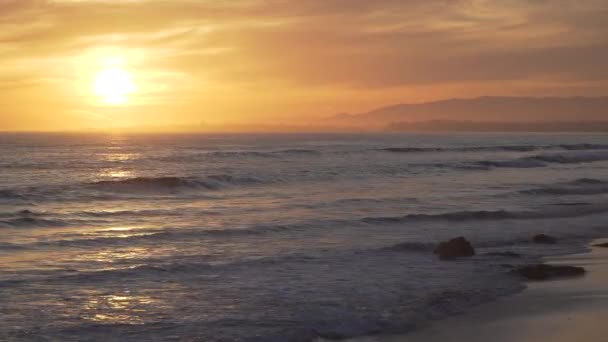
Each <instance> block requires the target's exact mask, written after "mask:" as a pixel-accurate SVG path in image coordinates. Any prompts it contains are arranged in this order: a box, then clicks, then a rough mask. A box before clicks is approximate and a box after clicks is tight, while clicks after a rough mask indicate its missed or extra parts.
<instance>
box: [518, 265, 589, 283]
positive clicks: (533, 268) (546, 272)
mask: <svg viewBox="0 0 608 342" xmlns="http://www.w3.org/2000/svg"><path fill="white" fill-rule="evenodd" d="M514 272H517V273H518V274H519V275H521V276H523V277H525V278H526V279H528V280H549V279H552V278H564V277H579V276H582V275H584V274H585V269H584V268H582V267H578V266H562V265H546V264H538V265H527V266H521V267H519V268H517V269H516V270H515V271H514Z"/></svg>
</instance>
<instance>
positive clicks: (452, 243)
mask: <svg viewBox="0 0 608 342" xmlns="http://www.w3.org/2000/svg"><path fill="white" fill-rule="evenodd" d="M433 253H435V254H437V255H439V258H440V259H442V260H445V259H452V258H461V257H470V256H473V255H475V249H474V248H473V246H471V243H470V242H469V241H467V240H466V239H465V238H464V237H462V236H461V237H457V238H455V239H451V240H449V241H444V242H441V243H440V244H439V245H438V246H437V248H435V250H434V251H433Z"/></svg>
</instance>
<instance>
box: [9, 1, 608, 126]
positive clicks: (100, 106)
mask: <svg viewBox="0 0 608 342" xmlns="http://www.w3.org/2000/svg"><path fill="white" fill-rule="evenodd" d="M607 18H608V2H607V1H605V0H581V1H567V0H554V1H549V0H538V1H531V0H501V1H498V0H496V1H489V0H466V1H465V0H462V1H461V0H451V1H448V0H442V1H440V0H436V1H432V0H374V1H370V0H318V1H317V0H306V1H304V0H230V1H227V0H224V1H220V0H199V1H196V0H171V1H150V0H46V1H44V0H0V130H73V129H105V128H112V127H122V126H135V127H143V126H163V127H173V126H182V125H184V126H197V125H199V124H200V123H201V122H205V123H208V124H212V125H215V124H223V123H239V124H240V123H277V122H278V123H285V124H298V123H301V122H308V121H312V120H314V119H316V118H322V117H326V116H329V115H332V114H334V113H340V112H360V111H366V110H369V109H373V108H375V107H379V106H383V105H387V104H392V103H399V102H419V101H425V100H434V99H443V98H449V97H473V96H479V95H488V94H491V95H496V94H499V95H525V96H539V95H558V96H561V95H564V96H571V95H586V96H597V95H608V67H606V61H607V60H608V20H607ZM114 67H118V68H120V70H124V71H125V72H127V73H128V75H129V77H132V81H133V84H134V86H135V90H134V91H133V92H132V93H130V94H128V96H127V99H126V100H125V101H124V103H107V101H104V98H103V97H100V96H99V95H98V94H96V92H95V89H94V88H95V87H94V84H95V82H96V77H97V76H96V75H98V74H99V73H100V72H103V71H104V70H107V69H108V68H114Z"/></svg>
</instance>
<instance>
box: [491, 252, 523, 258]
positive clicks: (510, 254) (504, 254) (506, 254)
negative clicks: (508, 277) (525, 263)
mask: <svg viewBox="0 0 608 342" xmlns="http://www.w3.org/2000/svg"><path fill="white" fill-rule="evenodd" d="M485 255H488V256H499V257H506V258H519V257H521V254H519V253H515V252H509V251H507V252H491V253H486V254H485Z"/></svg>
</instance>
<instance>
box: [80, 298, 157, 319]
mask: <svg viewBox="0 0 608 342" xmlns="http://www.w3.org/2000/svg"><path fill="white" fill-rule="evenodd" d="M85 298H86V300H85V301H84V303H83V310H84V313H83V315H82V316H83V318H84V319H86V320H89V321H94V322H98V323H111V324H144V323H145V322H144V319H143V317H144V315H145V314H146V313H147V312H148V311H150V308H151V306H153V305H154V306H156V305H157V304H158V301H157V300H155V299H154V298H152V297H150V296H144V295H134V294H132V293H131V291H129V290H125V291H123V292H120V293H116V294H102V293H99V292H97V291H89V292H87V293H85Z"/></svg>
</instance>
